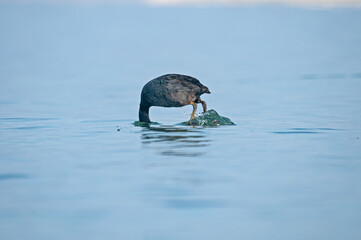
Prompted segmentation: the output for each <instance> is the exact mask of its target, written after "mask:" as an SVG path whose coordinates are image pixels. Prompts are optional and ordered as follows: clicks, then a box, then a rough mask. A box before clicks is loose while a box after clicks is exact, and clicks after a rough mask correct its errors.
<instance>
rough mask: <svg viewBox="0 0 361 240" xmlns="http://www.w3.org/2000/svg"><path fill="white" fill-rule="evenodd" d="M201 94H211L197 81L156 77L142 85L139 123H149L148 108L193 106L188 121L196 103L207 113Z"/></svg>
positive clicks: (193, 114)
mask: <svg viewBox="0 0 361 240" xmlns="http://www.w3.org/2000/svg"><path fill="white" fill-rule="evenodd" d="M203 93H211V92H210V91H209V90H208V88H207V87H206V86H204V85H203V84H201V83H200V82H199V80H198V79H196V78H193V77H190V76H186V75H181V74H166V75H163V76H160V77H157V78H155V79H153V80H151V81H149V82H148V83H147V84H145V85H144V87H143V89H142V93H141V100H140V107H139V121H140V122H146V123H150V119H149V108H150V107H151V106H160V107H182V106H185V105H193V112H192V115H191V118H190V121H191V120H192V119H193V118H194V116H195V114H196V111H197V103H202V107H203V111H204V112H206V111H207V104H206V102H205V101H202V100H201V98H200V96H201V95H202V94H203Z"/></svg>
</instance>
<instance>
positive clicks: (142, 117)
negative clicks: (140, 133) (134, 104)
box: [139, 103, 150, 123]
mask: <svg viewBox="0 0 361 240" xmlns="http://www.w3.org/2000/svg"><path fill="white" fill-rule="evenodd" d="M139 122H146V123H150V119H149V106H147V105H143V104H142V103H141V104H140V107H139Z"/></svg>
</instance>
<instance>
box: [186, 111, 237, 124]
mask: <svg viewBox="0 0 361 240" xmlns="http://www.w3.org/2000/svg"><path fill="white" fill-rule="evenodd" d="M180 124H181V125H188V126H189V125H191V126H204V127H214V126H221V125H236V124H234V123H233V122H232V121H231V120H230V119H229V118H226V117H222V116H221V115H219V114H218V113H217V112H216V110H214V109H211V110H209V111H207V112H204V113H201V114H199V116H197V117H195V118H194V119H193V120H191V121H187V122H182V123H180Z"/></svg>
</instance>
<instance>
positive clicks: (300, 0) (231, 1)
mask: <svg viewBox="0 0 361 240" xmlns="http://www.w3.org/2000/svg"><path fill="white" fill-rule="evenodd" d="M2 2H7V3H14V2H17V3H60V4H64V3H65V4H72V3H74V4H134V3H137V4H139V3H140V4H146V5H157V6H177V5H187V6H193V5H195V6H207V5H244V4H246V5H247V4H263V3H276V4H280V3H281V4H288V5H297V6H306V7H361V0H0V3H2Z"/></svg>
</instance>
